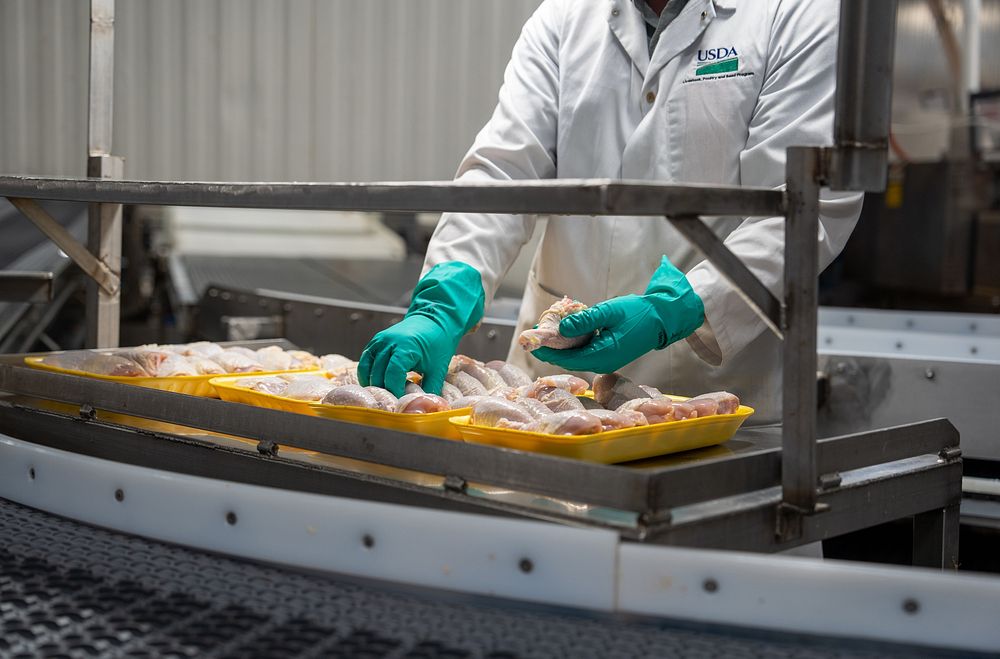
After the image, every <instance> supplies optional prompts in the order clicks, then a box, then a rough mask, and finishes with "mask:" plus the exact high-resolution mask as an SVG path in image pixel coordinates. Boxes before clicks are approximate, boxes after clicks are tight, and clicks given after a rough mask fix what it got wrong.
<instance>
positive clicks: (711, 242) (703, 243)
mask: <svg viewBox="0 0 1000 659" xmlns="http://www.w3.org/2000/svg"><path fill="white" fill-rule="evenodd" d="M667 219H668V220H669V221H670V223H671V224H672V225H673V226H674V228H675V229H677V231H678V232H680V234H681V235H683V236H684V237H685V238H687V239H688V241H690V242H691V243H693V244H694V245H695V246H696V247H697V248H698V249H700V250H701V252H702V254H704V255H705V258H707V259H708V260H709V261H710V262H711V263H712V265H714V266H715V267H716V268H718V270H719V272H720V273H721V274H722V276H723V277H725V278H726V279H727V280H728V281H729V283H731V284H732V285H733V286H735V287H736V292H737V293H738V294H739V296H740V297H741V298H743V301H744V302H746V303H747V304H748V305H750V308H751V309H753V310H754V311H755V312H756V313H757V315H758V316H760V318H761V320H763V321H764V324H765V325H767V328H768V329H769V330H771V331H772V332H773V333H774V334H775V336H777V337H778V338H779V339H780V338H782V337H783V334H782V332H781V329H780V325H781V302H780V301H779V300H778V298H777V297H775V296H774V294H773V293H772V292H771V291H770V290H768V288H767V286H765V285H764V284H763V282H761V280H760V279H759V278H758V277H757V275H755V274H754V273H753V272H751V270H750V268H748V267H747V266H746V264H745V263H743V261H742V260H740V258H739V257H738V256H736V255H735V254H733V252H732V251H731V250H730V249H729V248H728V247H726V244H725V243H723V242H722V241H721V240H719V237H718V236H717V235H715V233H714V232H713V231H712V230H711V229H709V228H708V227H707V226H706V225H705V223H704V222H702V220H701V218H699V217H693V216H689V217H671V216H668V217H667Z"/></svg>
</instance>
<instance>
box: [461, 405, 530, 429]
mask: <svg viewBox="0 0 1000 659" xmlns="http://www.w3.org/2000/svg"><path fill="white" fill-rule="evenodd" d="M469 421H470V422H471V423H472V424H473V425H476V426H490V427H503V426H500V423H501V422H505V423H511V422H513V423H531V422H532V421H534V417H533V416H532V415H531V413H530V412H528V411H527V410H526V409H524V408H523V407H521V406H520V405H517V404H515V403H512V402H510V401H509V400H504V399H502V398H484V399H483V400H481V401H479V402H478V403H476V404H475V405H473V406H472V414H470V415H469ZM507 427H509V426H507Z"/></svg>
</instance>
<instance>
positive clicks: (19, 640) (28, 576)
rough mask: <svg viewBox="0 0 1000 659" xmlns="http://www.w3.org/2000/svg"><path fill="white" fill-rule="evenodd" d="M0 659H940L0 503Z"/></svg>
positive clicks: (918, 652)
mask: <svg viewBox="0 0 1000 659" xmlns="http://www.w3.org/2000/svg"><path fill="white" fill-rule="evenodd" d="M0 630H2V635H0V657H4V658H16V659H22V658H23V659H28V658H34V657H70V658H75V657H233V658H241V659H242V658H255V657H345V658H346V657H362V658H375V657H405V658H410V659H434V658H441V659H443V658H460V657H484V658H491V659H507V658H513V657H574V658H576V657H580V658H583V657H600V658H610V657H690V658H708V657H737V658H739V657H745V658H752V657H762V658H763V657H800V658H803V659H806V658H808V659H820V658H825V657H865V658H874V657H904V656H914V657H942V656H959V655H954V654H951V653H943V652H934V651H922V650H916V649H912V648H904V647H898V646H891V645H885V644H872V643H855V642H845V641H836V640H829V639H819V638H813V637H801V636H790V635H779V634H773V633H760V634H757V633H754V632H752V631H748V630H733V629H725V628H714V627H713V628H705V627H698V626H692V625H681V624H673V623H670V624H667V623H662V622H656V623H652V622H649V621H636V620H622V619H617V618H610V617H595V616H591V615H585V614H575V613H574V612H572V611H566V610H553V609H549V608H541V607H528V606H524V605H515V604H512V603H505V602H497V601H495V600H491V601H484V600H482V599H467V598H457V597H450V596H449V597H445V596H442V595H440V594H431V593H428V594H426V595H425V594H423V593H412V592H403V591H396V590H392V589H389V588H388V587H384V586H382V585H380V584H370V583H363V584H362V583H356V582H349V581H343V580H337V579H332V578H329V577H326V576H318V575H313V574H304V573H300V572H295V571H290V570H285V569H279V568H274V567H270V566H262V565H258V564H254V563H248V562H244V561H238V560H233V559H230V558H225V557H220V556H215V555H211V554H206V553H202V552H196V551H190V550H187V549H183V548H179V547H174V546H170V545H165V544H161V543H157V542H150V541H146V540H143V539H139V538H134V537H130V536H125V535H121V534H118V533H113V532H109V531H105V530H102V529H97V528H93V527H90V526H86V525H83V524H78V523H75V522H72V521H68V520H64V519H61V518H58V517H55V516H52V515H48V514H46V513H42V512H38V511H35V510H32V509H29V508H25V507H23V506H20V505H17V504H14V503H11V502H8V501H4V500H3V499H0Z"/></svg>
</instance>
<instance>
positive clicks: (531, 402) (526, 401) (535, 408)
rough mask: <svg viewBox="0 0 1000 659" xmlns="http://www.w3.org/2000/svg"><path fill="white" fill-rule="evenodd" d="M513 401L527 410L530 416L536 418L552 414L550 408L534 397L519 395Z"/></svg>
mask: <svg viewBox="0 0 1000 659" xmlns="http://www.w3.org/2000/svg"><path fill="white" fill-rule="evenodd" d="M514 403H515V404H516V405H520V406H521V407H523V408H524V409H526V410H528V412H529V413H530V414H531V416H533V417H535V418H536V419H540V418H542V417H543V416H548V415H550V414H552V410H550V409H549V408H548V407H546V405H545V403H543V402H542V401H540V400H536V399H534V398H525V397H524V396H521V397H519V398H515V399H514Z"/></svg>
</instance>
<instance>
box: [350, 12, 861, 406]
mask: <svg viewBox="0 0 1000 659" xmlns="http://www.w3.org/2000/svg"><path fill="white" fill-rule="evenodd" d="M839 4H840V3H839V2H838V1H837V0H669V2H664V1H663V0H545V1H544V2H542V4H541V6H540V7H539V8H538V10H537V11H536V12H535V14H534V15H533V16H532V17H531V19H530V20H529V21H528V22H527V24H526V25H525V26H524V29H523V31H522V33H521V36H520V38H519V39H518V41H517V44H516V45H515V47H514V52H513V54H512V56H511V61H510V64H509V65H508V67H507V71H506V74H505V76H504V83H503V87H502V88H501V90H500V96H499V103H498V104H497V107H496V110H495V112H494V114H493V117H492V118H491V119H490V120H489V122H488V123H487V124H486V126H485V127H484V128H483V130H482V131H481V132H480V133H479V135H478V137H477V138H476V140H475V143H474V144H473V145H472V148H471V149H470V150H469V152H468V154H467V155H466V157H465V159H464V160H463V161H462V164H461V166H460V168H459V171H458V180H459V181H468V182H480V181H497V180H514V179H545V178H612V179H644V180H653V181H661V182H668V183H707V184H736V185H749V186H766V187H773V188H777V187H780V186H782V185H783V183H784V177H785V149H786V148H788V147H790V146H814V145H823V144H829V143H831V142H832V130H833V98H834V83H835V66H836V59H837V22H838V21H837V19H838V10H839ZM664 5H665V6H664ZM860 210H861V195H860V194H847V195H832V194H829V193H824V195H823V201H822V202H821V207H820V232H819V236H818V239H819V250H820V265H821V267H826V266H827V265H828V264H829V263H830V262H831V261H832V260H833V258H834V257H835V256H836V255H837V253H838V252H840V250H841V249H842V248H843V246H844V243H845V242H846V241H847V238H848V237H849V236H850V234H851V231H852V230H853V228H854V225H855V223H856V222H857V218H858V215H859V213H860ZM707 221H708V223H709V225H710V226H711V227H712V228H713V229H714V230H715V231H716V232H717V233H718V234H719V235H720V236H722V237H724V239H725V243H726V245H728V247H729V248H730V249H731V250H732V251H733V252H735V253H736V254H737V255H738V256H739V257H740V258H741V259H742V260H743V262H744V263H746V265H747V266H748V267H749V268H750V269H751V270H752V271H753V272H754V273H755V274H756V275H757V276H758V277H759V278H760V279H761V281H763V282H764V283H765V284H766V285H767V286H768V287H769V288H770V289H771V290H772V291H774V292H776V293H778V292H779V291H780V289H781V285H782V262H783V253H784V233H783V230H784V229H783V219H782V218H780V217H772V218H759V217H758V218H708V220H707ZM534 229H535V218H534V217H531V216H509V215H483V214H466V213H461V214H454V213H453V214H446V215H445V216H444V217H443V218H442V220H441V222H440V224H439V225H438V227H437V230H436V231H435V233H434V237H433V239H432V240H431V243H430V246H429V248H428V250H427V257H426V262H425V270H424V275H423V277H422V278H421V280H420V282H419V283H418V285H417V287H416V290H415V291H414V296H413V301H412V303H411V306H410V310H409V311H408V313H407V315H406V317H405V318H404V319H403V320H402V322H400V323H398V324H397V325H394V326H392V327H390V328H388V329H386V330H384V331H383V332H380V333H379V334H377V335H376V336H375V337H374V338H373V339H372V341H371V342H370V343H369V345H368V347H367V348H366V349H365V351H364V353H363V354H362V358H361V365H360V368H359V375H360V377H361V380H362V382H363V383H365V384H367V383H369V382H370V383H371V384H374V385H377V386H385V387H387V388H389V389H390V390H392V391H394V393H397V394H399V393H401V391H402V388H403V383H404V377H405V373H406V371H408V370H416V371H418V372H422V373H424V376H425V385H426V386H425V389H428V390H430V391H437V390H439V389H440V386H441V381H442V380H443V378H444V375H445V371H446V368H447V365H448V360H449V358H450V357H451V355H452V354H453V352H454V351H455V348H456V346H457V344H458V341H459V339H460V338H461V337H462V335H463V334H464V333H465V332H467V331H470V330H471V329H472V328H473V327H474V326H475V325H476V324H477V323H478V322H479V320H480V319H481V318H482V316H483V309H484V305H485V304H486V302H487V301H489V300H491V299H492V298H493V295H494V293H495V292H496V289H497V286H498V284H499V282H500V280H501V279H502V278H503V276H504V274H505V273H506V272H507V270H508V268H509V267H510V265H511V264H512V263H513V261H514V259H515V258H516V256H517V254H518V252H519V250H520V249H521V247H522V246H523V245H524V244H525V243H526V242H527V241H528V240H529V238H530V237H531V235H532V232H533V231H534ZM562 294H567V295H569V296H571V297H573V298H576V299H578V300H580V301H582V302H584V303H586V304H588V305H592V307H591V309H590V310H588V311H585V312H582V313H580V314H576V315H573V316H569V317H567V318H566V319H565V320H563V322H562V325H561V327H560V330H561V332H562V333H564V334H574V333H575V334H584V333H588V332H590V331H592V330H599V334H598V335H597V337H596V338H595V339H594V340H593V341H592V342H591V343H590V344H589V345H587V346H584V347H583V348H579V349H576V350H562V351H556V350H549V349H541V350H539V351H536V352H534V353H525V352H524V351H522V350H521V349H520V348H519V347H518V346H517V345H516V344H515V345H514V346H512V348H511V352H510V357H509V360H510V361H511V362H513V363H516V364H518V365H519V366H521V367H523V368H525V369H526V370H528V371H529V373H532V374H535V375H541V374H547V373H553V372H559V371H563V370H570V371H576V372H607V371H610V370H616V369H618V370H620V371H621V372H623V373H624V374H626V375H628V376H629V377H630V378H632V379H633V380H635V381H637V382H641V383H644V384H650V385H654V386H656V387H658V388H660V389H661V390H663V391H666V392H670V393H676V394H688V395H694V394H698V393H702V392H705V391H712V390H718V389H726V390H729V391H732V392H734V393H737V394H738V395H739V396H740V397H741V398H742V399H743V400H745V401H746V402H747V403H748V404H750V405H752V406H754V407H755V408H756V409H757V414H756V415H755V420H756V421H757V422H769V421H775V420H778V419H779V418H780V400H781V398H780V385H779V378H780V348H779V341H778V339H776V337H774V336H773V335H772V334H771V333H770V332H768V331H766V330H765V326H764V325H763V323H762V322H761V320H760V319H759V318H758V317H757V315H756V314H755V313H754V312H753V311H752V310H751V309H750V307H749V306H748V305H747V304H746V303H745V302H744V301H743V300H742V299H741V298H740V297H739V295H738V294H737V293H736V291H735V289H734V288H733V287H732V286H731V285H730V284H729V283H728V282H726V281H725V280H724V279H723V278H722V277H721V276H720V274H719V272H718V271H717V270H716V269H715V268H714V267H713V266H712V265H711V264H709V263H708V262H707V261H705V260H703V259H702V257H701V256H700V254H699V253H698V252H697V251H696V249H695V248H693V247H692V246H691V245H690V244H689V243H688V242H687V241H686V240H685V239H684V238H683V237H682V236H681V235H679V234H678V233H677V231H675V230H674V229H673V228H672V227H671V225H670V224H669V222H668V221H667V220H666V219H663V218H638V217H564V216H558V217H552V218H551V219H550V220H549V221H548V226H547V227H546V229H545V234H544V236H543V238H542V241H541V244H540V246H539V249H538V252H537V253H536V254H535V258H534V262H533V264H532V267H531V272H530V275H529V279H528V284H527V289H526V290H525V294H524V303H523V306H522V307H521V313H520V317H519V319H518V332H520V331H521V330H523V329H525V328H528V327H531V326H532V325H533V324H534V323H535V322H537V319H538V317H539V315H540V314H541V312H542V311H543V310H545V309H546V308H548V307H549V306H550V305H551V304H552V303H553V302H554V301H555V300H556V299H557V298H558V296H560V295H562Z"/></svg>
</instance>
